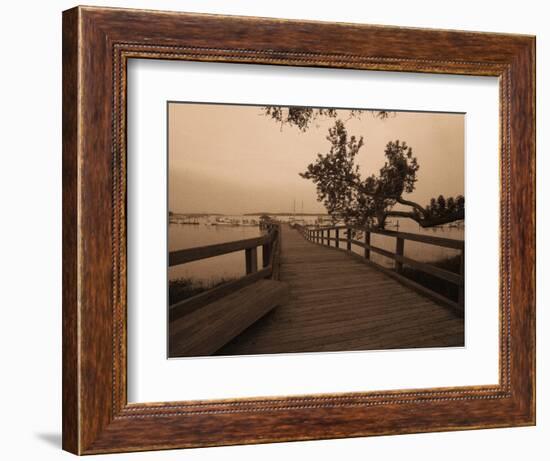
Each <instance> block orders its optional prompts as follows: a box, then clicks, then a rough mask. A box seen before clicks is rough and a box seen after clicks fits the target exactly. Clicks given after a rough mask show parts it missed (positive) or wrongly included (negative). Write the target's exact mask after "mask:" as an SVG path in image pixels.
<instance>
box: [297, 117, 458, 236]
mask: <svg viewBox="0 0 550 461" xmlns="http://www.w3.org/2000/svg"><path fill="white" fill-rule="evenodd" d="M327 140H328V141H329V143H330V150H329V151H328V152H327V153H326V154H318V155H317V159H316V161H315V162H313V163H311V164H309V165H308V166H307V168H306V171H305V172H303V173H299V174H300V176H301V177H303V178H305V179H309V180H311V181H312V182H313V183H314V184H315V185H316V188H317V197H318V200H319V201H321V202H323V204H324V205H325V207H326V209H327V211H328V212H329V214H330V215H331V216H332V218H333V220H334V221H344V222H345V223H346V224H348V225H355V226H361V227H364V226H376V227H379V228H384V226H385V223H386V219H387V218H388V217H390V216H399V217H405V218H410V219H413V220H415V221H416V222H418V223H419V224H420V225H421V226H423V227H430V226H434V225H438V224H443V223H445V222H452V221H456V220H457V219H464V197H463V196H458V197H456V198H453V197H449V198H448V199H445V198H444V197H443V196H442V195H440V196H439V197H438V198H437V199H435V198H433V199H432V200H431V201H430V203H429V204H428V205H427V206H426V207H425V208H424V207H422V206H421V205H419V204H418V203H415V202H413V201H410V200H406V199H405V198H403V194H408V193H411V192H413V191H414V189H415V185H416V182H417V172H418V170H419V169H420V165H419V164H418V161H417V159H416V157H414V156H413V150H412V148H411V147H409V146H408V145H407V143H406V142H400V141H399V140H396V141H390V142H388V144H387V145H386V149H385V151H384V154H385V157H386V161H385V163H384V165H383V167H382V168H381V169H380V171H379V174H378V176H376V175H374V174H372V175H371V176H368V177H367V178H366V179H364V180H363V179H362V178H361V175H360V172H359V166H358V165H356V163H355V158H356V157H357V154H358V153H359V151H360V149H361V147H363V144H364V142H363V138H362V137H361V138H359V139H357V138H356V137H355V136H348V133H347V130H346V127H345V125H344V123H343V122H342V121H341V120H340V119H337V120H336V121H335V124H334V126H333V127H332V128H329V133H328V136H327ZM397 203H399V204H401V205H402V206H405V207H409V211H395V210H393V207H394V206H395V205H396V204H397Z"/></svg>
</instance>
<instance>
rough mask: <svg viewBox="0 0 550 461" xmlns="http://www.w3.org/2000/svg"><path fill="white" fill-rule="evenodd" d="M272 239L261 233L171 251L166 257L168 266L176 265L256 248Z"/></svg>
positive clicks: (270, 236)
mask: <svg viewBox="0 0 550 461" xmlns="http://www.w3.org/2000/svg"><path fill="white" fill-rule="evenodd" d="M272 240H273V236H272V235H271V234H266V235H262V236H260V237H253V238H249V239H243V240H235V241H233V242H224V243H215V244H213V245H205V246H201V247H194V248H186V249H184V250H176V251H171V252H170V253H169V257H168V265H169V266H177V265H179V264H185V263H189V262H192V261H197V260H200V259H207V258H212V257H214V256H220V255H224V254H227V253H234V252H235V251H242V250H247V249H249V248H256V247H258V246H260V245H263V244H265V243H269V242H271V241H272Z"/></svg>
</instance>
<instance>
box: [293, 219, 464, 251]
mask: <svg viewBox="0 0 550 461" xmlns="http://www.w3.org/2000/svg"><path fill="white" fill-rule="evenodd" d="M295 227H304V228H309V229H314V230H322V231H325V230H326V231H331V230H339V229H345V230H347V229H352V230H356V231H361V232H365V231H368V232H370V233H371V234H380V235H385V236H388V237H396V238H402V239H405V240H413V241H415V242H420V243H427V244H429V245H436V246H440V247H445V248H453V249H455V250H463V249H464V240H457V239H450V238H445V237H433V236H431V235H422V234H413V233H410V232H399V231H391V230H386V229H375V228H367V229H365V228H361V227H357V226H343V225H340V226H319V227H314V226H301V225H300V224H296V225H295Z"/></svg>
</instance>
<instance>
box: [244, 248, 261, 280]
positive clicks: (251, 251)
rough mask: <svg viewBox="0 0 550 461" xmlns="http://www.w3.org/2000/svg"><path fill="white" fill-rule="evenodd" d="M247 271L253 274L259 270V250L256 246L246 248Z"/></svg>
mask: <svg viewBox="0 0 550 461" xmlns="http://www.w3.org/2000/svg"><path fill="white" fill-rule="evenodd" d="M244 257H245V265H246V273H247V274H252V273H254V272H257V271H258V252H257V250H256V247H253V248H247V249H246V250H244Z"/></svg>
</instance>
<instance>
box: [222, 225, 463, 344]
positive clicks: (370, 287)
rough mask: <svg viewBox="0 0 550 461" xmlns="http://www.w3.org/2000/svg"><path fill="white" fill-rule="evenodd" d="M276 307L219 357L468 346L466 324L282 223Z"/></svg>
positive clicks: (461, 319) (337, 251) (403, 287)
mask: <svg viewBox="0 0 550 461" xmlns="http://www.w3.org/2000/svg"><path fill="white" fill-rule="evenodd" d="M281 227H282V247H281V267H280V280H281V281H283V282H286V283H287V284H288V286H289V289H290V296H289V300H288V302H286V303H284V304H283V305H281V306H279V307H277V308H276V309H275V310H273V311H271V312H270V313H269V314H267V315H266V316H265V317H263V318H262V319H260V320H259V321H258V322H256V323H254V324H253V325H252V326H250V327H249V328H248V329H246V330H245V331H244V332H243V333H241V334H240V335H238V336H237V337H235V338H234V339H233V340H232V341H230V342H229V343H228V344H226V345H225V346H224V347H222V348H221V349H220V350H219V351H218V352H217V353H216V354H217V355H234V354H239V355H245V354H269V353H285V352H287V353H288V352H314V351H320V352H321V351H344V350H373V349H375V350H381V349H395V348H417V347H448V346H454V347H460V346H463V345H464V319H463V318H460V317H459V316H457V315H456V313H454V312H453V311H451V310H449V309H448V308H446V307H444V306H441V305H439V304H436V303H435V302H433V301H431V300H429V299H428V298H426V297H424V296H422V295H421V294H418V293H417V292H415V291H412V290H411V289H410V288H408V287H406V286H404V285H402V284H400V283H399V282H398V281H396V280H394V279H392V278H390V277H388V276H387V275H385V274H383V273H382V272H380V271H378V270H377V269H375V268H374V267H372V266H369V265H367V264H363V263H362V262H361V261H360V260H358V258H356V257H351V256H350V255H349V254H347V253H345V252H343V251H339V250H337V249H335V248H327V247H323V246H320V245H316V244H314V243H311V242H308V241H306V240H305V239H304V238H303V237H302V236H301V235H300V234H299V233H298V232H297V231H295V230H292V229H291V228H290V227H289V226H287V225H282V226H281Z"/></svg>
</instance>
